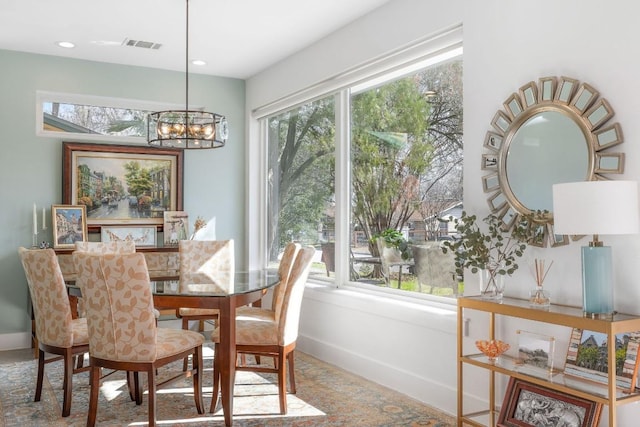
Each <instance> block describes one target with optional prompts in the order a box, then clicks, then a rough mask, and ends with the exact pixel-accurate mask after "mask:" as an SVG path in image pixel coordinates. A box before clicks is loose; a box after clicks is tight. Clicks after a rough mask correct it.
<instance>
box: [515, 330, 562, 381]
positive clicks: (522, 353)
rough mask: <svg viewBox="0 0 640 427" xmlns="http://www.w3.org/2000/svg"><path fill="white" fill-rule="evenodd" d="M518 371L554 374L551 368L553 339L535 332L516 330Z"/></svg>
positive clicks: (553, 347) (553, 348) (554, 341)
mask: <svg viewBox="0 0 640 427" xmlns="http://www.w3.org/2000/svg"><path fill="white" fill-rule="evenodd" d="M516 335H517V336H518V359H517V364H518V366H519V369H518V370H519V371H522V370H527V369H533V370H542V371H546V372H547V373H549V374H552V373H556V372H557V370H555V369H554V366H553V363H554V362H553V356H554V350H555V343H556V339H555V337H552V336H551V335H544V334H538V333H535V332H529V331H523V330H520V329H519V330H517V331H516Z"/></svg>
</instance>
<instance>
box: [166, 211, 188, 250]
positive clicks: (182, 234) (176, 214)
mask: <svg viewBox="0 0 640 427" xmlns="http://www.w3.org/2000/svg"><path fill="white" fill-rule="evenodd" d="M187 239H189V214H187V213H186V212H185V211H166V212H164V242H163V243H164V246H177V245H178V242H180V240H187Z"/></svg>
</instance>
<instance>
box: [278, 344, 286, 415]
mask: <svg viewBox="0 0 640 427" xmlns="http://www.w3.org/2000/svg"><path fill="white" fill-rule="evenodd" d="M285 358H286V356H285V355H284V353H283V351H282V349H280V352H279V355H278V397H279V400H280V413H281V414H286V413H287V363H286V360H285Z"/></svg>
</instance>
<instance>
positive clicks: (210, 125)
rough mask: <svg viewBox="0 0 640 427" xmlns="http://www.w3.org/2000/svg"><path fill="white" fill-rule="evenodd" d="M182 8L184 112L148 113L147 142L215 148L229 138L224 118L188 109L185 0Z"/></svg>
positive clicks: (183, 146) (187, 48)
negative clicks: (183, 9) (183, 15)
mask: <svg viewBox="0 0 640 427" xmlns="http://www.w3.org/2000/svg"><path fill="white" fill-rule="evenodd" d="M186 5H187V19H186V23H187V25H186V33H187V36H186V56H185V68H186V72H185V86H186V90H185V93H186V100H185V109H184V110H169V111H156V112H153V113H150V114H149V115H148V116H147V141H148V142H149V145H151V146H154V147H174V148H183V149H192V148H219V147H223V146H224V144H225V143H226V142H227V138H228V136H229V127H228V124H227V119H226V118H225V117H224V116H222V115H220V114H216V113H208V112H205V111H190V110H189V0H186Z"/></svg>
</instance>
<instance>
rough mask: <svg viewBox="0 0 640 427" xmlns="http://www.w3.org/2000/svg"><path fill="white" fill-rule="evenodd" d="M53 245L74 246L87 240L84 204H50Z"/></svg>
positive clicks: (59, 246) (58, 246)
mask: <svg viewBox="0 0 640 427" xmlns="http://www.w3.org/2000/svg"><path fill="white" fill-rule="evenodd" d="M51 224H52V225H53V247H54V248H56V249H58V248H60V249H62V248H74V247H75V244H76V242H86V241H87V211H86V208H85V206H84V205H52V206H51Z"/></svg>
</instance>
